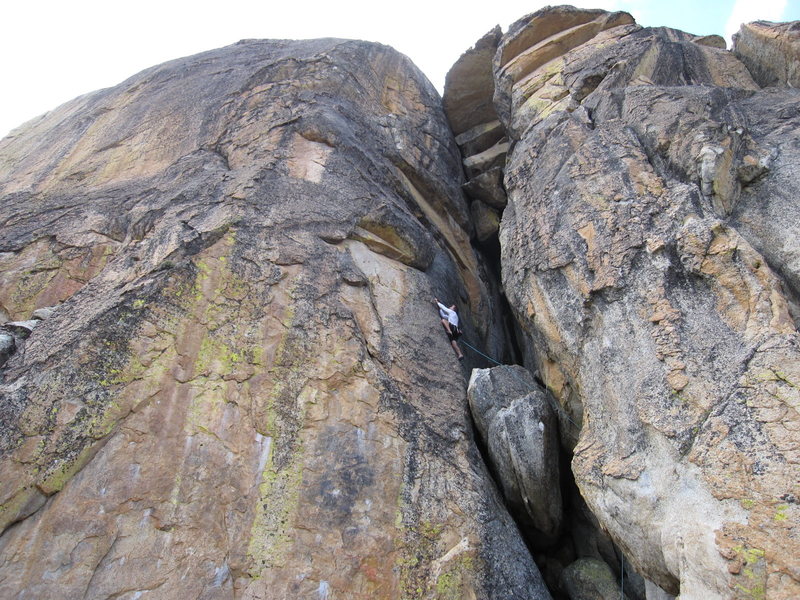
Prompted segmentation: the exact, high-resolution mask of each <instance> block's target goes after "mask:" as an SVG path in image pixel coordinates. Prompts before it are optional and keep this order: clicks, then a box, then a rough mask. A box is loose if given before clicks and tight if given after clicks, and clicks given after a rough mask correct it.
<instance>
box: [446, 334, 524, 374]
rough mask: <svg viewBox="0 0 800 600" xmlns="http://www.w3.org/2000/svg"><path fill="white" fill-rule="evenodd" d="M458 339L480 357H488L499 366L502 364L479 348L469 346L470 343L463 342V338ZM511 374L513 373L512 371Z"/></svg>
mask: <svg viewBox="0 0 800 600" xmlns="http://www.w3.org/2000/svg"><path fill="white" fill-rule="evenodd" d="M459 341H460V342H461V343H462V344H464V345H465V346H466V347H467V348H471V349H472V350H474V351H475V352H477V353H478V354H480V355H481V356H482V357H484V358H488V359H489V360H490V361H492V362H493V363H494V364H496V365H499V366H501V367H502V366H503V363H501V362H497V361H496V360H495V359H493V358H492V357H491V356H487V355H486V354H484V353H483V352H481V351H480V350H478V349H477V348H475V347H474V346H470V345H469V344H468V343H467V342H465V341H464V340H463V339H462V340H459ZM512 374H513V373H512Z"/></svg>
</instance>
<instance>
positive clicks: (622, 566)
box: [619, 550, 625, 600]
mask: <svg viewBox="0 0 800 600" xmlns="http://www.w3.org/2000/svg"><path fill="white" fill-rule="evenodd" d="M619 600H625V555H624V554H623V553H622V550H620V551H619Z"/></svg>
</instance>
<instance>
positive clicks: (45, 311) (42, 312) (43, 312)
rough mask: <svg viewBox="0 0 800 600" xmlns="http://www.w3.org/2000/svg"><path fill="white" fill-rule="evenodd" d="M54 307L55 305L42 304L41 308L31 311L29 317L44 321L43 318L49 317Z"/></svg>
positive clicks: (54, 309)
mask: <svg viewBox="0 0 800 600" xmlns="http://www.w3.org/2000/svg"><path fill="white" fill-rule="evenodd" d="M56 308H57V307H55V306H44V307H42V308H37V309H36V310H35V311H33V314H32V315H31V317H32V318H34V319H39V320H40V321H44V320H45V319H49V318H50V317H52V316H53V313H54V312H55V311H56Z"/></svg>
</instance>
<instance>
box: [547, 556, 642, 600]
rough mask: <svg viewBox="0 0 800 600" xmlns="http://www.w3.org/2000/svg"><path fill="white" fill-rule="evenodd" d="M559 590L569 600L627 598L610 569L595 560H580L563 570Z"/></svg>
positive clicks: (620, 599) (618, 599)
mask: <svg viewBox="0 0 800 600" xmlns="http://www.w3.org/2000/svg"><path fill="white" fill-rule="evenodd" d="M561 589H562V590H563V591H564V592H566V594H567V596H569V599H570V600H622V599H623V598H624V599H627V597H628V596H627V595H626V594H625V593H624V592H623V591H622V589H621V585H620V582H619V580H617V579H616V577H615V576H614V573H613V572H612V571H611V568H610V567H609V566H608V565H607V564H606V563H604V562H603V561H601V560H597V559H596V558H580V559H578V560H576V561H575V562H574V563H572V564H571V565H570V566H568V567H567V568H566V569H564V572H563V573H562V574H561Z"/></svg>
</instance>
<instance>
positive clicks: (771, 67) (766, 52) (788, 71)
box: [733, 21, 800, 88]
mask: <svg viewBox="0 0 800 600" xmlns="http://www.w3.org/2000/svg"><path fill="white" fill-rule="evenodd" d="M733 52H734V54H736V56H737V57H738V58H739V59H740V60H741V61H742V62H743V63H744V64H745V65H747V68H748V69H749V70H750V73H751V74H752V75H753V79H755V81H756V82H757V83H758V84H759V85H760V86H762V87H766V86H770V85H777V86H787V85H788V86H791V87H794V88H797V87H800V21H793V22H792V23H770V22H768V21H756V22H755V23H747V24H745V25H742V28H741V29H740V30H739V33H736V34H734V36H733Z"/></svg>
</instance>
